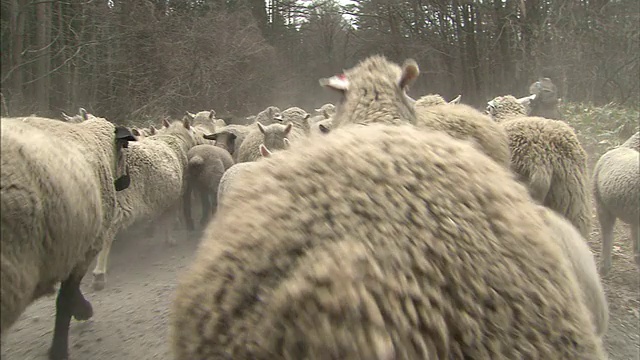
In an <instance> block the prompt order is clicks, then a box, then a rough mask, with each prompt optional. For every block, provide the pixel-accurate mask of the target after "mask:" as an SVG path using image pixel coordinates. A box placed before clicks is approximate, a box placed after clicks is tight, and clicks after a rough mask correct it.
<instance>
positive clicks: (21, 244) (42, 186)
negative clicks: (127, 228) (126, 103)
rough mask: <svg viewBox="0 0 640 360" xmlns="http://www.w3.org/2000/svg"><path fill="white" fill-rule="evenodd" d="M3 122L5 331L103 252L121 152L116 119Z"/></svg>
mask: <svg viewBox="0 0 640 360" xmlns="http://www.w3.org/2000/svg"><path fill="white" fill-rule="evenodd" d="M0 126H1V128H2V130H1V131H0V134H1V137H2V140H1V141H0V147H1V154H2V156H1V157H0V159H1V163H2V166H0V172H1V177H0V179H1V182H2V185H1V186H0V188H1V189H2V190H1V191H0V192H1V196H0V198H1V202H2V208H1V212H0V218H1V219H2V220H1V226H0V228H1V229H0V231H1V233H2V237H1V239H2V246H1V247H0V249H1V261H0V269H1V270H0V287H1V291H0V294H1V300H0V303H1V305H0V308H1V309H0V310H1V311H0V317H1V321H0V332H2V333H3V334H4V333H5V330H6V329H7V328H9V327H10V326H11V325H12V324H13V323H14V322H15V321H16V320H17V318H18V317H19V316H20V314H21V313H22V312H23V311H24V309H26V307H27V306H28V305H29V304H30V303H31V302H32V301H33V300H35V299H37V298H38V297H40V296H43V295H46V294H49V293H51V292H52V291H53V289H54V286H55V285H56V284H57V283H58V282H61V281H63V280H66V279H67V278H68V276H69V275H70V273H71V272H72V271H76V270H82V269H83V268H84V269H85V270H86V267H88V266H89V263H90V262H91V261H92V260H93V258H94V257H95V255H96V254H97V253H98V252H99V250H100V248H101V246H102V240H103V234H104V231H105V228H106V227H107V226H108V224H110V222H111V221H112V220H113V218H114V214H115V210H116V189H115V187H114V180H115V178H116V176H115V173H116V166H117V164H116V163H117V162H118V161H119V160H120V155H118V154H119V153H120V151H121V150H119V149H118V147H117V145H116V138H115V130H116V127H115V125H113V124H112V123H110V122H108V121H107V120H105V119H102V118H96V117H93V116H91V117H90V118H88V119H87V120H85V121H82V122H80V123H66V122H61V121H57V120H53V119H46V118H38V117H27V118H3V119H2V121H1V122H0ZM132 144H133V143H132ZM132 144H130V145H132ZM135 183H136V181H135V179H134V181H132V184H135Z"/></svg>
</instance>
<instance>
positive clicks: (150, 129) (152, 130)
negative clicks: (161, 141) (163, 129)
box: [149, 125, 158, 135]
mask: <svg viewBox="0 0 640 360" xmlns="http://www.w3.org/2000/svg"><path fill="white" fill-rule="evenodd" d="M157 132H158V129H156V127H155V126H153V125H151V126H149V133H150V134H151V135H155V134H156V133H157Z"/></svg>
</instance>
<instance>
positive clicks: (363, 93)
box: [320, 55, 420, 127]
mask: <svg viewBox="0 0 640 360" xmlns="http://www.w3.org/2000/svg"><path fill="white" fill-rule="evenodd" d="M419 73H420V71H419V69H418V65H417V64H416V62H415V61H414V60H412V59H408V60H406V61H405V63H404V65H403V66H402V68H401V67H400V66H398V65H397V64H395V63H392V62H390V61H388V60H387V59H386V58H385V57H384V56H381V55H374V56H371V57H369V58H367V59H365V60H363V61H361V62H360V63H359V64H358V65H356V66H355V67H353V68H351V69H349V70H347V71H345V72H344V73H343V74H340V75H336V76H333V77H330V78H324V79H320V85H321V86H324V87H327V88H330V89H333V90H335V91H337V92H339V93H340V94H341V99H340V100H339V102H338V105H337V106H336V113H335V115H334V118H333V121H334V126H335V127H339V126H342V125H344V124H354V123H355V124H358V123H360V124H367V123H388V124H403V123H411V124H415V122H416V115H415V111H414V108H413V105H412V104H411V102H410V101H409V99H408V98H409V97H408V95H407V93H406V91H407V89H408V86H409V85H410V84H411V83H412V82H413V81H414V80H415V79H416V78H417V77H418V75H419Z"/></svg>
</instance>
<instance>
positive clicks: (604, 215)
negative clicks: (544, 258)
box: [592, 132, 640, 276]
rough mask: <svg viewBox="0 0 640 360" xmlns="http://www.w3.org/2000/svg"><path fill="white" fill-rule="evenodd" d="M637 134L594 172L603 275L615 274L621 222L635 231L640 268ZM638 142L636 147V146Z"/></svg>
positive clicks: (603, 159)
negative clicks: (616, 228) (613, 251)
mask: <svg viewBox="0 0 640 360" xmlns="http://www.w3.org/2000/svg"><path fill="white" fill-rule="evenodd" d="M638 138H639V135H638V133H637V132H636V133H635V135H633V136H632V137H631V138H629V140H627V141H626V142H625V143H624V144H622V145H621V146H619V147H617V148H615V149H612V150H609V151H607V152H606V153H605V154H604V155H602V156H601V157H600V159H598V162H597V163H596V166H595V168H594V170H593V181H592V188H593V195H594V198H595V202H596V214H597V217H598V221H599V223H600V233H601V235H602V255H601V256H602V259H601V263H600V274H601V275H602V276H606V275H607V274H608V273H609V271H610V270H611V247H612V246H613V227H614V225H615V223H616V220H617V219H620V220H622V221H623V222H624V223H625V224H628V225H629V226H630V228H631V241H633V252H634V258H635V263H636V265H637V266H638V267H639V268H640V231H639V228H640V198H639V197H638V194H639V193H640V165H639V164H640V153H639V152H638V150H637V149H638V143H637V141H638ZM634 141H635V144H634Z"/></svg>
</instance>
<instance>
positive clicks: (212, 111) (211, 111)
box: [209, 109, 216, 120]
mask: <svg viewBox="0 0 640 360" xmlns="http://www.w3.org/2000/svg"><path fill="white" fill-rule="evenodd" d="M215 117H216V112H215V110H213V109H211V110H209V120H213V119H214V118H215Z"/></svg>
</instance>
